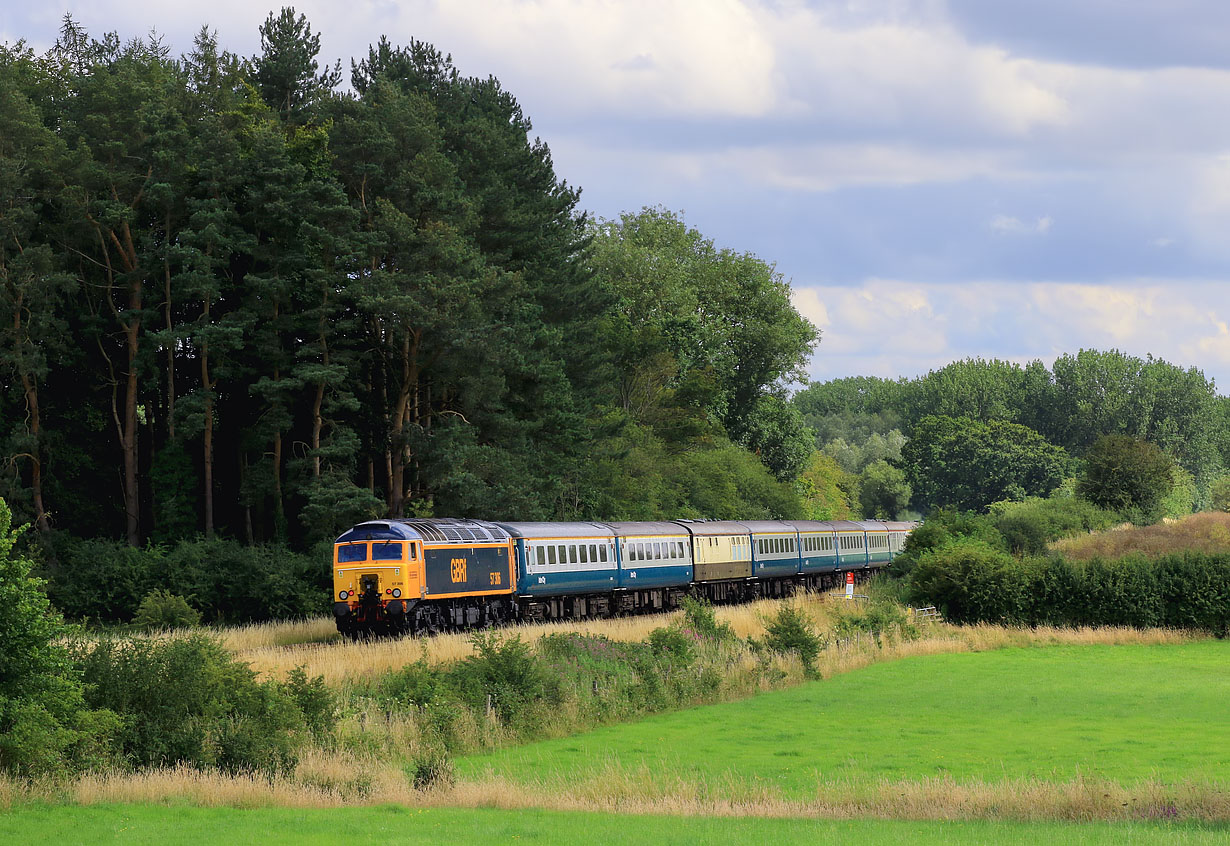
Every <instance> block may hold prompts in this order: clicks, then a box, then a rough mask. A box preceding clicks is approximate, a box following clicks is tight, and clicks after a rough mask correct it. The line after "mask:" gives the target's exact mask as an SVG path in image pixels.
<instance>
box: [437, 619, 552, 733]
mask: <svg viewBox="0 0 1230 846" xmlns="http://www.w3.org/2000/svg"><path fill="white" fill-rule="evenodd" d="M470 643H472V644H473V645H474V651H475V653H476V654H475V655H472V656H470V657H469V658H466V659H465V660H464V661H461V662H460V663H458V664H457V665H456V666H455V667H454V668H453V670H452V672H451V673H450V675H451V676H452V679H453V683H454V685H455V687H456V689H457V691H458V692H459V693H460V694H461V696H462V698H463V699H464V701H466V703H467V704H469V705H470V706H471V707H472V708H475V709H479V708H486V702H487V697H488V696H490V697H491V707H492V709H493V710H494V711H495V713H496V714H497V715H498V716H499V718H500V719H501V720H502V721H504V722H505V723H510V722H512V721H513V719H514V717H517V716H521V714H522V711H523V709H524V707H525V706H527V705H538V704H549V703H550V702H551V701H554V700H555V699H557V697H556V696H555V693H556V692H557V691H553V690H551V687H550V676H549V675H548V674H547V671H546V668H545V667H544V666H543V663H542V661H541V660H540V659H539V658H538V657H537V656H536V655H534V654H533V652H531V651H530V647H529V645H528V644H527V643H525V642H523V641H522V640H521V635H512V636H511V637H509V636H503V635H500V634H498V633H496V632H486V633H484V632H475V633H474V634H472V635H470Z"/></svg>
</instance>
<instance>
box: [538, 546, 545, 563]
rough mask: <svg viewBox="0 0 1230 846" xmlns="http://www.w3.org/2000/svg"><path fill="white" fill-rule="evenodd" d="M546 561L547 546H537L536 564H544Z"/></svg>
mask: <svg viewBox="0 0 1230 846" xmlns="http://www.w3.org/2000/svg"><path fill="white" fill-rule="evenodd" d="M546 563H547V548H546V547H545V546H540V547H538V566H539V567H542V566H545V565H546Z"/></svg>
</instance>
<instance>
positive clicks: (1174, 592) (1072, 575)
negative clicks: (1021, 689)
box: [909, 540, 1230, 637]
mask: <svg viewBox="0 0 1230 846" xmlns="http://www.w3.org/2000/svg"><path fill="white" fill-rule="evenodd" d="M909 584H910V588H911V591H912V594H913V596H914V598H915V599H917V600H918V601H920V602H927V603H931V604H934V605H936V606H937V607H939V608H940V610H941V611H942V612H943V614H944V615H945V617H946V618H947V619H949V620H951V621H952V622H956V623H985V622H994V623H1008V624H1016V625H1059V626H1135V627H1138V628H1147V627H1167V628H1186V629H1199V630H1203V631H1207V632H1209V633H1211V634H1215V635H1217V636H1219V637H1225V636H1226V635H1227V634H1230V555H1227V554H1225V553H1218V554H1202V553H1195V552H1183V553H1177V554H1172V555H1166V556H1162V557H1159V558H1155V559H1147V558H1144V557H1143V556H1137V555H1129V556H1127V557H1125V558H1121V559H1118V560H1111V561H1108V560H1105V559H1100V558H1095V559H1093V560H1091V561H1088V562H1083V563H1078V562H1070V561H1067V560H1065V559H1063V558H1060V557H1050V558H1043V559H1037V558H1035V559H1028V558H1027V559H1017V558H1013V557H1011V556H1009V555H1007V554H1005V553H1003V552H1000V551H998V550H995V549H993V548H991V547H988V546H987V545H986V544H984V543H981V542H979V541H972V540H957V541H953V542H951V543H950V544H948V545H947V546H945V547H941V548H939V549H934V550H930V551H928V552H926V553H925V554H923V555H922V556H920V558H919V560H918V563H917V565H916V566H915V567H914V569H913V571H912V572H911V573H910V577H909Z"/></svg>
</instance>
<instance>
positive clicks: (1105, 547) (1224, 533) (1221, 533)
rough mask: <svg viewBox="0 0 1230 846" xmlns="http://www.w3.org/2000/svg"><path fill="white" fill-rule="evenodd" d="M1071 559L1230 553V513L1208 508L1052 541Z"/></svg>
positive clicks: (1055, 546) (1055, 548) (1057, 550)
mask: <svg viewBox="0 0 1230 846" xmlns="http://www.w3.org/2000/svg"><path fill="white" fill-rule="evenodd" d="M1051 549H1053V550H1055V551H1056V552H1060V553H1062V554H1063V556H1064V557H1065V558H1067V559H1069V560H1071V561H1088V560H1089V559H1090V558H1122V557H1123V556H1124V555H1127V554H1128V553H1132V552H1136V553H1140V554H1142V555H1145V556H1148V557H1150V558H1156V557H1158V556H1160V555H1166V554H1168V553H1172V552H1182V551H1192V552H1206V553H1213V552H1230V514H1226V513H1224V512H1219V511H1206V512H1203V513H1200V514H1193V515H1191V516H1190V517H1184V518H1183V519H1181V520H1175V521H1172V522H1166V523H1158V524H1157V525H1154V526H1141V527H1136V526H1130V525H1128V526H1126V527H1117V528H1114V529H1110V530H1109V531H1105V532H1098V533H1096V534H1091V535H1083V536H1081V537H1077V538H1066V539H1064V540H1059V541H1056V542H1055V543H1053V544H1051Z"/></svg>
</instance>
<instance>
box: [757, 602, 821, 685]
mask: <svg viewBox="0 0 1230 846" xmlns="http://www.w3.org/2000/svg"><path fill="white" fill-rule="evenodd" d="M764 645H765V646H767V647H768V648H769V649H771V650H773V651H774V652H778V653H781V654H783V655H789V654H790V653H794V654H795V655H798V656H799V660H800V661H802V662H803V671H804V672H805V673H806V674H807V675H808V677H812V678H814V677H815V676H816V658H817V657H818V656H819V655H820V650H821V649H823V648H824V641H823V639H821V637H820V636H819V635H818V634H816V630H815V627H814V626H813V625H812V622H811V619H810V618H809V617H808V616H807V615H806V614H804V613H803V612H802V611H801V610H800V609H799V608H797V607H795V606H794V605H783V606H782V607H781V608H779V609H778V610H777V613H776V614H774V615H773V616H771V617H769V618H768V619H767V620H765V638H764Z"/></svg>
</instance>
